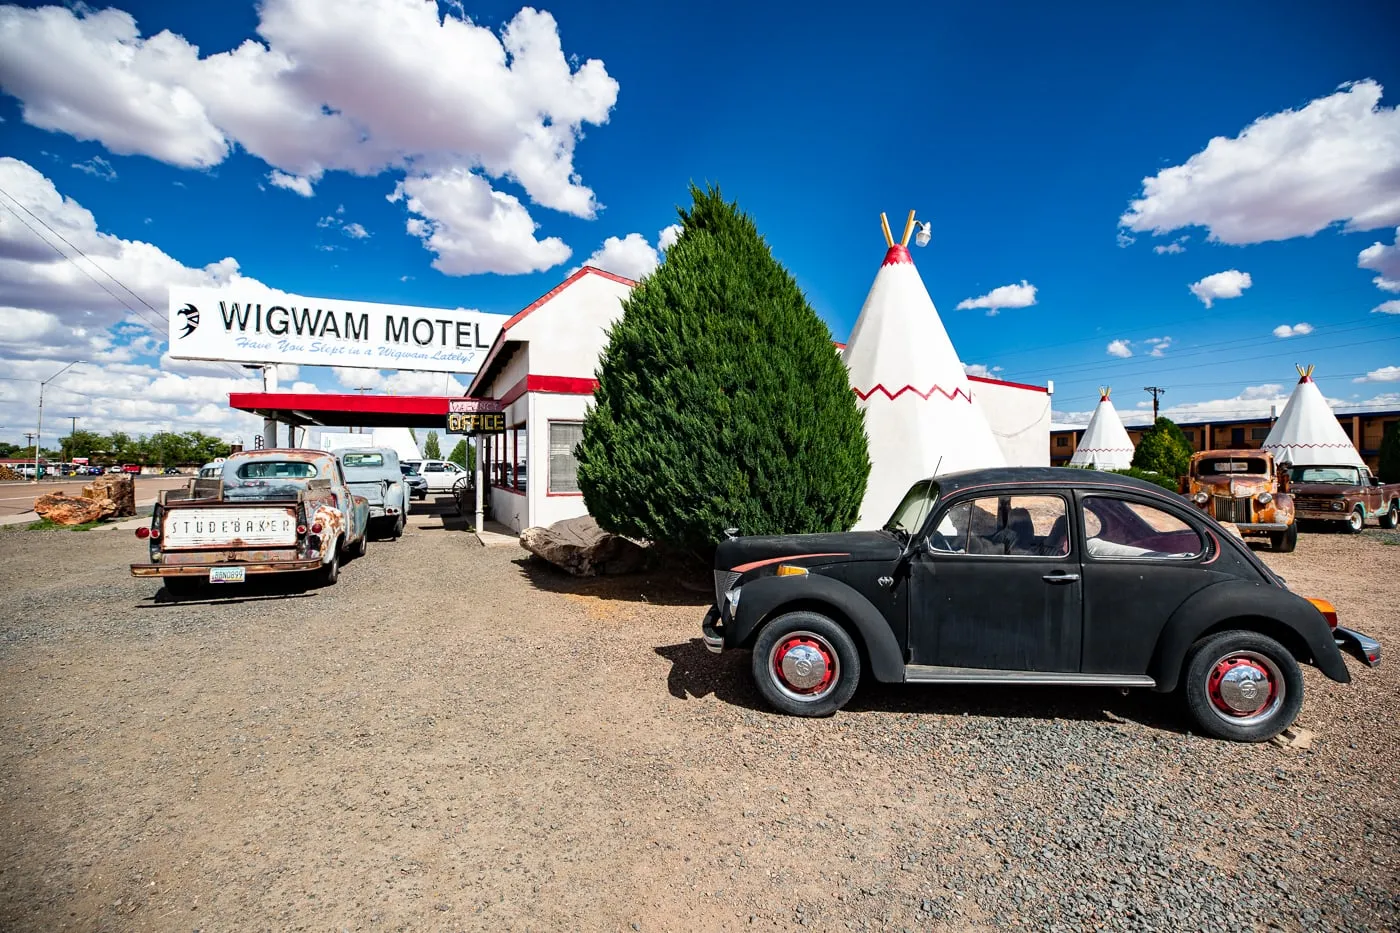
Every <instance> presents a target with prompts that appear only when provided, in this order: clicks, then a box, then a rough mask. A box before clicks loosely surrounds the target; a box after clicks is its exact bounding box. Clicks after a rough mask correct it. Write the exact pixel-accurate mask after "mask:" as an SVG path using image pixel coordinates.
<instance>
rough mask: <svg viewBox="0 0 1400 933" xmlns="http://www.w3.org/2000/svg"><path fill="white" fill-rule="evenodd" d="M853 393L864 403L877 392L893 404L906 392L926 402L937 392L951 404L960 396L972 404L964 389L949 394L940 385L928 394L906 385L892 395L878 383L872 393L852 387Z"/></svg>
mask: <svg viewBox="0 0 1400 933" xmlns="http://www.w3.org/2000/svg"><path fill="white" fill-rule="evenodd" d="M851 391H852V392H854V393H855V394H856V397H857V398H859V399H860V400H861V401H862V402H864V401H866V400H867V399H869V398H870V396H872V395H874V394H875V393H876V392H883V393H885V397H886V398H888V399H889V400H890V401H892V402H893V401H894V400H895V399H897V398H899V397H900V396H901V395H903V394H904V393H905V392H912V393H914V394H915V395H917V396H918V397H919V398H921V399H923V400H924V401H928V400H929V398H930V397H931V396H932V395H933V393H935V392H937V393H938V394H939V395H941V396H943V397H944V398H946V399H947V400H948V401H950V402H952V401H956V400H957V399H958V397H959V396H961V397H962V398H963V399H964V400H965V401H967V402H968V403H971V402H972V396H971V395H968V394H967V392H966V391H964V390H963V389H954V390H953V391H952V392H949V391H948V390H947V389H944V388H943V387H942V386H938V385H934V386H931V387H930V388H929V390H928V391H927V392H920V391H919V390H918V389H916V388H914V387H913V386H911V385H906V386H905V387H904V388H902V389H900V390H899V391H897V392H894V393H891V392H890V390H889V389H887V388H885V386H884V384H883V383H879V382H877V383H875V385H873V386H871V387H870V391H869V392H862V391H861V390H860V389H857V388H856V387H855V386H852V387H851Z"/></svg>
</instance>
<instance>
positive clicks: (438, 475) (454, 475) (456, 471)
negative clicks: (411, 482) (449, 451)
mask: <svg viewBox="0 0 1400 933" xmlns="http://www.w3.org/2000/svg"><path fill="white" fill-rule="evenodd" d="M399 462H400V463H405V464H408V465H409V466H411V467H413V468H414V469H415V470H417V471H418V473H419V474H421V475H422V477H423V478H424V479H425V480H427V481H428V492H451V491H452V484H453V483H455V482H457V480H459V479H461V478H462V477H464V476H470V475H471V474H469V473H468V472H467V471H466V470H464V469H462V468H461V467H459V466H458V465H457V464H455V463H453V462H452V461H451V460H401V461H399Z"/></svg>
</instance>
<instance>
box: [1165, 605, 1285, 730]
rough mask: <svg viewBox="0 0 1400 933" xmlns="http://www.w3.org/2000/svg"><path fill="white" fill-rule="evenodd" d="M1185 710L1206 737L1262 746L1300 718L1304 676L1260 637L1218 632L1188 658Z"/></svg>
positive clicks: (1279, 649) (1278, 648)
mask: <svg viewBox="0 0 1400 933" xmlns="http://www.w3.org/2000/svg"><path fill="white" fill-rule="evenodd" d="M1184 686H1185V690H1186V705H1187V708H1189V709H1190V710H1191V716H1192V718H1194V719H1195V720H1196V724H1197V725H1198V726H1200V727H1201V729H1202V731H1204V732H1206V733H1207V734H1208V735H1213V736H1215V737H1216V738H1218V739H1229V740H1231V741H1234V742H1264V741H1267V740H1269V739H1271V738H1273V737H1274V736H1276V735H1278V734H1279V733H1280V732H1282V731H1283V730H1284V729H1287V728H1288V727H1289V726H1291V725H1292V724H1293V721H1294V720H1295V719H1297V718H1298V711H1299V710H1301V709H1302V708H1303V672H1302V671H1301V670H1299V668H1298V662H1297V661H1296V660H1294V658H1293V655H1292V654H1290V653H1289V651H1288V649H1287V648H1285V647H1283V645H1281V644H1279V643H1278V642H1277V641H1275V640H1274V639H1272V638H1270V637H1268V636H1267V635H1261V634H1260V633H1258V632H1249V631H1233V632H1219V633H1217V634H1215V635H1210V636H1208V637H1206V638H1203V639H1201V640H1200V641H1199V642H1197V643H1196V644H1195V645H1194V646H1193V647H1192V649H1191V652H1190V653H1189V654H1188V655H1187V656H1186V671H1185V677H1184Z"/></svg>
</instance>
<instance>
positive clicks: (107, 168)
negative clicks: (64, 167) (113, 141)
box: [71, 156, 117, 181]
mask: <svg viewBox="0 0 1400 933" xmlns="http://www.w3.org/2000/svg"><path fill="white" fill-rule="evenodd" d="M71 167H72V168H75V169H77V170H78V171H80V172H87V173H88V174H89V175H92V176H94V177H96V178H100V179H102V180H103V181H116V180H117V170H116V169H114V168H112V163H111V162H108V161H107V160H106V159H104V158H102V156H93V157H92V158H91V159H88V160H87V161H86V162H74V163H73V165H72V166H71Z"/></svg>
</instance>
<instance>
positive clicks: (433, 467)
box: [423, 463, 443, 473]
mask: <svg viewBox="0 0 1400 933" xmlns="http://www.w3.org/2000/svg"><path fill="white" fill-rule="evenodd" d="M423 472H424V473H441V472H443V469H442V464H441V463H425V464H423Z"/></svg>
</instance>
